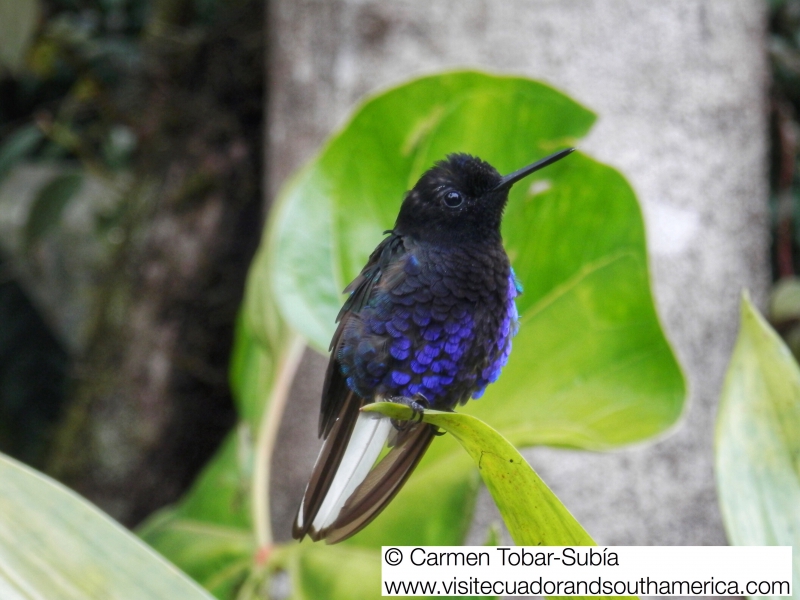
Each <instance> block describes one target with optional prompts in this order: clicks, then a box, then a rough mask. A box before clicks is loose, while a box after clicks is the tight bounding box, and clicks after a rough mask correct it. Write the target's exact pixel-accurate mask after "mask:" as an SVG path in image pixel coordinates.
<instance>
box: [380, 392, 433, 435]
mask: <svg viewBox="0 0 800 600" xmlns="http://www.w3.org/2000/svg"><path fill="white" fill-rule="evenodd" d="M389 401H390V402H396V403H397V404H403V405H404V406H407V407H409V408H410V409H411V412H412V415H411V418H410V419H407V420H402V421H400V420H398V419H392V425H393V426H394V428H395V429H397V431H405V430H406V429H408V428H409V427H411V425H413V424H414V423H422V415H423V413H424V412H425V409H426V408H429V407H430V403H429V402H428V399H427V398H426V397H425V396H423V395H422V394H414V397H413V398H409V397H408V396H394V397H392V398H389Z"/></svg>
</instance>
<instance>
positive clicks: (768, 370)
mask: <svg viewBox="0 0 800 600" xmlns="http://www.w3.org/2000/svg"><path fill="white" fill-rule="evenodd" d="M715 451H716V452H715V459H716V478H717V489H718V492H719V501H720V507H721V509H722V516H723V520H724V523H725V529H726V531H727V533H728V539H729V541H730V543H731V544H734V545H739V546H792V547H793V548H794V553H793V558H792V560H793V573H794V581H798V578H800V368H798V365H797V361H796V360H795V359H794V358H793V357H792V354H791V353H790V352H789V351H788V349H787V347H786V345H785V344H784V342H783V341H782V340H781V339H780V337H779V336H778V335H777V334H776V332H775V331H774V330H773V329H772V328H771V327H770V325H769V324H768V323H767V321H766V320H765V319H764V317H762V316H761V314H760V313H759V312H758V309H757V308H756V307H755V306H753V304H752V303H751V302H750V299H749V298H748V296H747V294H745V295H744V296H743V298H742V306H741V321H740V330H739V337H738V339H737V341H736V347H735V348H734V351H733V356H732V358H731V362H730V366H729V367H728V373H727V376H726V378H725V385H724V387H723V390H722V395H721V398H720V407H719V413H718V415H717V428H716V440H715ZM798 596H800V594H798V593H797V592H796V591H795V593H794V595H793V597H794V598H797V597H798Z"/></svg>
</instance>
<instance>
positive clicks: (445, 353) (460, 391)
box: [292, 148, 574, 544]
mask: <svg viewBox="0 0 800 600" xmlns="http://www.w3.org/2000/svg"><path fill="white" fill-rule="evenodd" d="M573 150H574V148H567V149H565V150H561V151H560V152H556V153H555V154H552V155H550V156H548V157H546V158H544V159H542V160H539V161H537V162H534V163H533V164H531V165H528V166H527V167H524V168H522V169H519V170H518V171H514V172H513V173H511V174H509V175H506V176H501V175H500V173H499V172H498V171H497V169H495V168H494V167H492V166H491V165H490V164H489V163H487V162H486V161H483V160H481V159H480V158H477V157H475V156H471V155H469V154H460V153H459V154H450V155H448V156H447V157H446V159H444V160H441V161H439V162H437V163H436V164H435V165H434V166H433V167H431V168H430V169H429V170H428V171H426V172H425V173H424V174H423V175H422V177H420V179H419V181H418V182H417V183H416V185H414V187H413V188H412V189H411V191H409V192H407V193H406V195H405V198H404V199H403V203H402V205H401V207H400V212H399V214H398V216H397V221H396V222H395V225H394V227H393V228H392V229H390V230H388V231H386V232H384V234H385V235H386V237H385V238H384V239H383V241H381V242H380V244H378V246H377V247H376V248H375V250H374V251H373V252H372V254H371V255H370V257H369V260H368V261H367V264H366V265H365V266H364V268H363V269H362V270H361V273H360V274H359V275H358V276H357V277H356V278H355V279H354V280H353V281H352V283H350V285H348V286H347V287H346V288H345V290H344V293H346V294H348V297H347V299H346V300H345V302H344V305H343V306H342V309H341V311H340V312H339V315H338V317H337V323H338V327H337V328H336V332H335V333H334V335H333V339H332V341H331V345H330V351H331V356H330V361H329V362H328V368H327V371H326V374H325V382H324V385H323V391H322V403H321V408H320V418H319V436H320V437H321V438H323V439H324V442H323V444H322V449H321V450H320V453H319V456H318V458H317V461H316V464H315V465H314V469H313V471H312V474H311V478H310V480H309V483H308V485H307V486H306V490H305V493H304V495H303V498H302V501H301V504H300V508H299V510H298V512H297V517H296V519H295V522H294V526H293V528H292V535H293V537H294V538H295V539H298V540H302V539H303V538H304V537H305V536H306V535H308V536H309V537H310V538H311V539H312V540H314V541H319V540H323V539H324V540H325V541H326V542H327V543H329V544H333V543H337V542H340V541H342V540H344V539H347V538H348V537H350V536H352V535H354V534H355V533H357V532H358V531H360V530H361V529H363V528H364V527H366V526H367V525H368V524H369V523H370V522H371V521H372V520H373V519H374V518H375V517H377V516H378V514H380V512H381V511H382V510H383V509H384V508H385V507H386V506H387V505H388V504H389V502H391V500H392V499H393V498H394V496H395V495H396V494H397V493H398V492H399V491H400V488H401V487H402V486H403V484H404V483H405V482H406V480H407V479H408V477H409V476H410V475H411V473H412V471H413V470H414V468H415V467H416V466H417V464H418V463H419V461H420V460H421V459H422V456H423V455H424V454H425V451H426V450H427V449H428V446H429V445H430V444H431V441H432V440H433V439H434V437H436V435H437V434H438V428H436V427H435V426H432V425H430V424H427V423H424V422H422V421H421V418H420V419H419V420H416V419H414V420H411V421H407V422H403V423H398V422H395V421H393V420H391V419H388V418H386V417H381V416H377V415H375V414H374V413H362V412H360V409H361V407H362V406H364V405H365V404H369V403H372V402H379V401H391V402H400V403H403V404H406V405H408V406H410V407H411V408H412V409H413V410H414V412H415V415H421V413H422V411H424V410H425V409H428V408H430V409H435V410H445V411H451V410H453V409H454V408H455V407H456V406H458V405H461V404H464V403H465V402H467V400H469V399H470V398H476V399H477V398H480V396H481V395H482V394H483V393H484V390H485V389H486V386H487V385H489V384H490V383H493V382H494V381H496V380H497V378H498V377H499V376H500V371H501V370H502V368H503V366H504V365H505V364H506V362H507V360H508V356H509V353H510V351H511V338H512V336H513V335H514V334H515V333H516V329H517V321H518V313H517V309H516V305H515V302H514V299H515V298H516V297H517V295H518V294H520V293H521V292H522V289H521V286H520V285H519V283H518V281H517V279H516V277H515V275H514V271H513V270H512V268H511V264H510V262H509V259H508V256H507V254H506V252H505V249H504V248H503V241H502V237H501V235H500V224H501V221H502V217H503V211H504V209H505V206H506V203H507V202H508V193H509V190H510V189H511V186H513V185H514V184H515V183H517V182H518V181H520V180H522V179H524V178H525V177H527V176H528V175H530V174H531V173H534V172H536V171H538V170H539V169H542V168H544V167H546V166H548V165H550V164H552V163H554V162H556V161H558V160H561V159H562V158H564V157H565V156H567V155H568V154H570V153H571V152H572V151H573ZM387 445H388V446H389V447H390V450H389V451H388V453H386V455H385V456H384V457H383V458H382V459H381V460H380V462H378V463H377V464H376V460H377V459H378V457H379V455H380V454H381V452H382V451H383V449H384V446H387Z"/></svg>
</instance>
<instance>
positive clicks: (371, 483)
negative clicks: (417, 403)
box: [317, 423, 437, 544]
mask: <svg viewBox="0 0 800 600" xmlns="http://www.w3.org/2000/svg"><path fill="white" fill-rule="evenodd" d="M436 431H437V428H436V427H434V426H432V425H427V424H422V423H420V424H418V425H415V426H413V428H412V429H410V430H409V431H408V432H404V435H401V436H400V438H399V439H398V441H397V444H396V445H395V446H394V447H393V448H392V449H391V450H390V451H389V453H388V454H387V455H386V456H385V457H384V458H383V460H381V462H380V463H378V464H377V465H376V466H375V468H374V469H372V471H370V472H369V474H368V475H367V476H366V478H365V479H364V481H363V482H362V483H361V484H360V485H359V486H358V487H357V488H356V489H355V491H354V492H353V493H352V494H351V495H350V496H349V498H347V501H346V502H345V503H344V506H343V507H342V509H341V510H340V511H338V516H337V517H336V520H335V521H333V522H332V523H331V524H330V526H329V527H327V528H324V529H321V530H319V531H318V532H317V535H318V536H319V539H323V538H324V539H325V541H326V542H327V543H329V544H335V543H337V542H341V541H342V540H345V539H347V538H349V537H350V536H351V535H354V534H356V533H358V532H359V531H361V530H362V529H363V528H364V527H366V526H367V525H369V523H370V522H372V520H373V519H374V518H375V517H377V516H378V515H379V514H380V513H381V511H382V510H383V509H384V508H386V506H387V505H388V504H389V502H391V501H392V499H393V498H394V497H395V495H397V492H399V491H400V489H401V488H402V487H403V484H404V483H405V482H406V480H407V479H408V477H409V476H410V475H411V473H412V472H413V471H414V468H415V467H416V466H417V464H419V461H420V460H421V459H422V457H423V455H424V454H425V451H426V450H427V449H428V446H430V443H431V441H432V440H433V438H434V437H435V436H436Z"/></svg>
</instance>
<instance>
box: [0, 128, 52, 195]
mask: <svg viewBox="0 0 800 600" xmlns="http://www.w3.org/2000/svg"><path fill="white" fill-rule="evenodd" d="M42 137H43V135H42V131H41V130H40V129H39V128H38V127H37V126H36V125H25V126H24V127H20V128H19V129H17V130H16V131H15V132H14V133H12V134H11V135H9V136H8V138H6V139H5V140H4V141H3V143H2V144H0V182H2V181H3V179H5V177H6V175H8V173H9V171H10V170H11V169H12V168H13V167H14V165H16V164H17V163H18V162H19V161H21V160H22V159H24V158H25V157H27V156H28V155H29V154H30V153H31V151H33V149H34V148H35V147H36V146H37V145H38V144H39V142H41V141H42Z"/></svg>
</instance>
